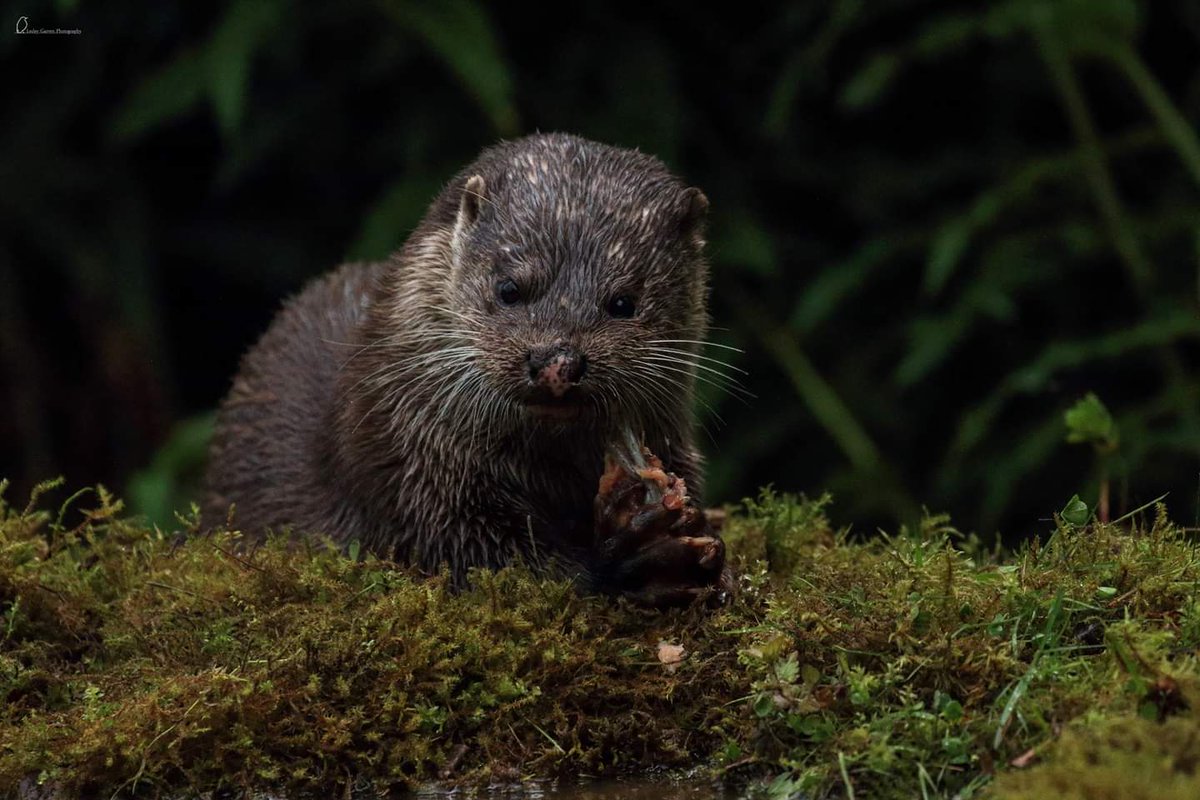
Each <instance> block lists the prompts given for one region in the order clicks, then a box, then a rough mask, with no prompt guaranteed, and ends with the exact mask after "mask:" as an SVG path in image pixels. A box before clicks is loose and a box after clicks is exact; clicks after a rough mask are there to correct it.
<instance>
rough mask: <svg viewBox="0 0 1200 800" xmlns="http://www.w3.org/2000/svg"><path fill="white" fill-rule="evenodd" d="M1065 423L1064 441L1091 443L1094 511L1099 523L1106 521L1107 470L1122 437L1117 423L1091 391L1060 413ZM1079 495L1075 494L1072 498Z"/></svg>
mask: <svg viewBox="0 0 1200 800" xmlns="http://www.w3.org/2000/svg"><path fill="white" fill-rule="evenodd" d="M1063 421H1064V422H1065V423H1066V425H1067V441H1068V442H1070V443H1072V444H1090V445H1091V446H1092V451H1093V452H1094V453H1095V464H1096V467H1095V468H1096V474H1097V478H1098V480H1099V483H1100V500H1099V502H1098V504H1097V509H1096V513H1097V516H1098V517H1099V519H1100V521H1101V522H1108V520H1109V496H1110V492H1109V473H1110V469H1111V463H1112V460H1113V459H1114V458H1116V456H1117V452H1118V448H1119V447H1120V445H1121V436H1120V434H1119V432H1118V431H1117V423H1116V421H1115V420H1113V417H1112V414H1110V413H1109V411H1108V408H1107V407H1105V405H1104V403H1102V402H1100V398H1099V397H1096V395H1095V394H1093V393H1092V392H1088V393H1087V395H1086V396H1085V397H1084V398H1083V399H1082V400H1080V401H1079V402H1077V403H1076V404H1075V405H1073V406H1071V407H1070V408H1068V409H1067V410H1066V412H1064V413H1063ZM1078 499H1079V497H1078V495H1076V497H1075V500H1078Z"/></svg>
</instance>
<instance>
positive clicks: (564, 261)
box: [451, 136, 708, 426]
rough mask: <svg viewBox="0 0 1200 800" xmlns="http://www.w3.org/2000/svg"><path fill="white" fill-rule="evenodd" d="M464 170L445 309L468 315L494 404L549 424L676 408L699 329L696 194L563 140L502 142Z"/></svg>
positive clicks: (629, 160)
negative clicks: (494, 395)
mask: <svg viewBox="0 0 1200 800" xmlns="http://www.w3.org/2000/svg"><path fill="white" fill-rule="evenodd" d="M476 169H477V170H478V171H477V172H474V174H470V177H468V178H467V179H465V180H463V181H462V182H461V183H459V184H458V186H460V187H461V190H460V192H461V199H460V202H459V205H458V211H457V216H456V219H455V222H454V233H453V236H452V239H451V251H452V259H453V262H454V271H455V279H454V280H453V281H452V282H451V285H452V286H453V287H454V292H455V293H456V297H455V298H454V300H455V302H453V303H452V304H451V305H453V306H454V307H455V308H457V309H463V310H464V311H467V310H469V311H468V312H467V314H466V316H467V317H469V320H470V324H469V326H468V327H469V328H470V329H471V330H472V333H473V336H474V337H475V338H476V342H475V343H474V344H475V346H476V347H477V348H478V350H479V352H481V353H483V354H484V355H483V356H482V357H481V358H480V359H478V361H477V364H478V366H479V368H480V369H482V370H483V372H484V373H485V374H486V380H487V381H488V383H490V385H491V386H492V388H493V389H494V390H495V392H496V393H497V394H498V395H499V396H501V397H503V398H505V401H506V405H507V406H509V407H510V408H512V409H514V410H515V411H516V413H519V414H521V415H523V416H524V417H525V418H527V419H531V420H536V421H539V422H545V423H553V424H554V425H558V426H567V425H571V426H577V425H580V424H596V425H609V424H611V423H613V422H630V423H634V424H641V425H642V426H647V425H649V424H652V422H653V420H654V419H655V418H666V417H670V416H673V415H680V414H684V413H686V411H687V410H688V409H687V406H688V403H689V402H690V399H691V395H692V385H693V382H694V379H695V365H696V364H697V363H698V362H697V360H696V359H697V357H698V356H697V351H698V349H699V346H700V339H701V338H702V336H703V333H704V328H705V324H706V312H705V296H706V292H707V289H706V280H707V268H706V266H705V263H704V259H703V255H702V248H703V244H704V242H703V238H702V235H703V231H702V228H703V223H704V217H705V213H706V211H707V207H708V201H707V199H706V198H705V197H704V194H703V193H702V192H700V190H698V189H694V188H688V187H686V186H684V185H683V184H682V183H681V182H679V181H678V180H677V179H676V178H674V177H673V176H672V175H671V174H670V173H669V172H668V171H667V170H666V168H665V167H664V166H663V165H662V164H661V162H659V161H658V160H657V159H654V158H651V157H649V156H645V155H643V154H640V153H636V152H633V151H628V150H622V149H618V148H613V147H607V146H603V145H597V144H593V143H590V142H586V141H583V140H579V139H575V138H573V137H558V136H551V137H531V138H530V139H524V140H521V141H519V142H516V143H513V144H511V145H508V146H502V147H501V148H498V149H497V150H496V151H494V152H492V157H491V158H490V159H489V158H488V157H487V155H486V154H485V157H484V158H481V159H480V162H478V163H477V164H476ZM464 321H465V320H464Z"/></svg>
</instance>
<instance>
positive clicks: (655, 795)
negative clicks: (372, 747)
mask: <svg viewBox="0 0 1200 800" xmlns="http://www.w3.org/2000/svg"><path fill="white" fill-rule="evenodd" d="M415 796H416V797H418V798H422V800H443V798H479V800H626V798H628V800H685V798H687V799H690V798H695V799H696V800H741V799H742V798H755V797H764V796H765V793H764V792H763V791H762V790H761V789H758V790H757V791H754V790H747V789H741V790H737V789H732V788H729V787H726V786H723V785H721V784H719V783H712V782H706V781H687V780H685V781H662V780H657V781H655V780H607V781H595V782H587V783H562V782H559V783H524V784H519V785H508V786H492V787H489V788H484V789H456V790H449V789H440V788H437V787H427V788H424V789H421V790H419V791H417V792H416V795H415Z"/></svg>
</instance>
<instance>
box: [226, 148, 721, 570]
mask: <svg viewBox="0 0 1200 800" xmlns="http://www.w3.org/2000/svg"><path fill="white" fill-rule="evenodd" d="M473 176H479V177H480V178H482V181H478V180H472V178H473ZM479 189H481V190H480V191H476V190H479ZM706 206H707V203H706V201H705V200H704V197H703V195H702V194H700V193H699V191H698V190H695V189H688V188H687V187H686V186H685V185H684V184H683V183H682V182H680V181H679V180H678V179H677V178H675V177H674V176H673V175H671V174H670V173H669V172H668V170H667V169H666V168H665V167H664V166H663V164H662V163H661V162H660V161H658V160H657V159H655V158H653V157H651V156H647V155H644V154H641V153H638V152H636V151H631V150H625V149H620V148H615V147H609V146H606V145H601V144H597V143H594V142H590V141H587V140H584V139H580V138H577V137H574V136H568V135H562V134H549V135H535V136H530V137H527V138H524V139H520V140H516V141H512V142H505V143H501V144H499V145H496V146H494V147H491V148H489V149H487V150H485V151H484V152H483V153H482V154H481V155H480V157H479V158H478V160H477V161H476V162H475V163H473V164H472V165H470V166H469V167H468V168H466V169H465V170H463V171H462V172H461V173H460V174H459V175H458V176H456V177H455V178H454V179H453V180H452V181H451V182H450V183H449V184H448V185H447V186H446V187H445V188H444V189H443V191H442V192H441V193H440V194H439V196H438V197H437V198H436V199H435V200H434V202H433V203H432V205H431V206H430V208H429V211H428V212H427V214H426V216H425V218H424V220H423V221H422V223H421V224H420V226H419V227H418V228H417V229H416V231H415V232H414V233H413V234H412V235H411V236H410V237H409V239H408V241H407V243H406V244H405V245H404V247H403V248H402V249H401V250H400V251H399V252H398V253H396V254H395V255H394V256H392V257H391V258H390V259H389V260H387V261H385V262H381V263H376V264H346V265H343V266H342V267H340V268H339V269H338V270H336V271H335V272H333V273H331V274H329V275H327V276H325V277H322V278H320V279H318V280H316V281H315V282H314V283H312V284H310V285H309V286H308V287H307V288H306V289H304V291H303V292H301V294H300V295H298V296H297V297H295V298H293V299H292V300H291V301H290V302H289V303H287V304H286V306H285V307H284V309H283V310H282V311H281V312H280V314H279V315H278V316H277V317H276V319H275V321H274V322H273V323H272V325H271V327H270V329H269V330H268V331H267V332H266V334H265V335H264V336H263V337H262V339H261V340H260V341H259V342H258V344H257V345H255V347H254V348H253V349H252V350H251V351H250V352H249V353H248V354H247V355H246V356H245V358H244V359H243V361H242V364H241V368H240V370H239V372H238V375H237V377H236V378H235V380H234V383H233V387H232V389H231V391H230V393H229V395H228V397H227V398H226V400H225V402H224V404H223V405H222V408H221V411H220V415H219V418H218V423H217V432H216V436H215V439H214V442H213V445H212V449H211V459H210V469H209V473H208V476H207V480H208V487H209V495H208V497H207V500H206V504H205V512H206V515H207V516H206V518H207V519H208V520H210V521H221V520H224V519H225V516H226V513H227V511H228V508H229V506H230V504H232V503H236V505H237V513H236V516H235V522H236V524H237V525H238V526H239V527H241V528H243V529H244V530H251V531H261V530H265V529H282V528H285V527H292V528H293V529H295V530H300V531H317V532H323V533H327V534H330V535H332V536H333V537H334V538H336V539H337V540H339V541H342V542H350V541H354V540H357V541H359V542H361V543H362V545H363V546H364V547H366V548H368V549H370V550H372V551H375V552H378V553H380V554H383V555H391V556H394V557H396V558H398V559H400V560H403V561H407V562H410V563H413V564H416V565H418V566H419V567H421V568H422V569H425V570H429V571H434V570H436V569H438V568H439V567H441V566H442V565H448V566H449V568H450V570H451V572H452V574H453V575H454V576H455V578H456V579H458V580H461V579H462V578H463V577H464V575H465V573H466V570H467V569H468V568H470V567H473V566H483V567H498V566H501V565H503V564H505V563H508V562H509V561H511V560H512V559H513V558H514V556H517V555H518V554H519V555H521V556H522V557H524V558H526V559H529V560H533V561H541V562H548V561H552V562H554V563H556V564H558V565H560V567H563V568H565V569H567V570H569V571H571V572H576V573H579V574H583V575H586V574H590V573H591V572H592V570H593V568H594V566H595V565H594V564H593V563H592V554H593V532H592V502H593V497H594V495H595V493H596V487H597V482H598V479H599V476H600V473H601V470H602V468H603V461H604V451H605V447H606V445H607V443H608V442H609V441H611V440H613V438H614V437H615V436H617V435H618V434H619V431H620V429H621V428H622V426H624V425H627V424H628V425H631V426H633V427H634V429H635V430H636V431H640V432H643V433H644V435H645V437H646V442H647V444H648V445H649V447H650V448H651V449H652V450H653V451H654V452H655V453H657V454H659V455H660V456H661V457H662V459H663V461H664V463H665V465H666V467H667V468H668V469H670V470H672V471H674V472H676V473H678V474H679V475H680V476H681V477H683V478H684V479H685V480H686V481H687V482H688V485H689V487H690V488H691V491H692V494H693V496H697V495H698V494H699V492H700V488H701V487H700V485H699V480H700V475H699V466H700V457H699V455H698V453H697V452H696V450H695V448H694V447H693V431H692V426H693V422H692V412H691V409H692V392H693V383H694V380H695V377H694V368H693V367H692V366H690V364H689V359H680V360H679V362H678V363H677V364H675V365H672V364H671V363H670V360H669V359H670V357H669V356H665V355H663V354H662V353H658V354H657V355H655V353H654V348H655V347H669V348H676V349H679V350H685V351H687V352H688V353H691V354H695V353H697V352H698V350H697V348H698V345H696V344H687V343H675V344H666V345H653V344H650V342H651V341H652V340H697V341H698V340H701V339H702V338H703V335H704V331H705V326H706V311H705V301H706V293H707V290H706V285H707V267H706V265H705V262H704V259H703V256H702V247H703V241H702V238H701V237H702V227H703V216H704V211H705V209H706ZM503 278H512V279H514V280H516V281H517V282H518V283H519V284H520V285H521V287H522V290H523V291H524V292H525V295H526V301H525V302H524V303H522V304H519V305H517V306H514V307H505V306H503V305H502V304H500V303H499V302H498V301H497V298H496V290H495V287H496V283H497V281H498V280H500V279H503ZM619 293H628V294H630V295H632V296H633V297H635V298H636V301H637V314H636V316H635V317H634V318H632V319H617V318H612V317H611V316H610V315H609V313H608V311H607V310H606V309H607V303H608V301H609V300H610V299H611V298H612V297H613V296H614V295H616V294H619ZM559 341H566V342H570V343H572V344H573V345H574V346H576V347H578V348H579V350H580V351H581V352H583V353H584V354H585V356H586V359H587V365H588V366H587V372H586V375H585V376H584V378H583V380H582V381H581V383H580V386H579V387H578V389H579V390H580V391H581V392H583V393H584V394H585V398H584V401H583V406H584V412H583V413H582V415H581V417H580V418H579V419H576V420H573V421H570V422H561V421H554V420H549V419H543V418H537V417H533V416H531V415H530V414H529V413H528V411H527V410H526V409H525V407H524V406H523V404H522V398H524V397H525V396H526V395H525V394H524V393H526V392H528V390H529V385H528V381H529V378H528V369H527V357H528V353H529V351H530V349H531V348H534V347H538V346H544V345H547V344H552V343H554V342H559ZM691 360H694V359H691Z"/></svg>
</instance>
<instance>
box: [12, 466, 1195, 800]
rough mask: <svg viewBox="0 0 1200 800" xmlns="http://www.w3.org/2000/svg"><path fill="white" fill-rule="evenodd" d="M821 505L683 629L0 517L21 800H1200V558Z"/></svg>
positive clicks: (801, 509) (101, 496)
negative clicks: (670, 775)
mask: <svg viewBox="0 0 1200 800" xmlns="http://www.w3.org/2000/svg"><path fill="white" fill-rule="evenodd" d="M825 502H827V499H825V498H822V499H821V500H819V501H815V502H813V501H807V500H804V499H800V498H793V497H788V496H777V495H774V494H771V493H769V492H768V493H764V494H763V495H762V496H760V497H759V498H758V499H757V500H755V501H753V502H749V503H747V504H746V507H745V508H744V509H742V510H741V512H740V513H737V514H734V515H733V516H732V517H731V519H730V522H729V526H728V529H727V531H726V536H727V540H728V542H729V548H730V552H731V553H733V554H734V557H735V560H736V561H737V566H738V569H739V571H740V575H741V578H740V581H741V592H740V594H739V596H738V598H737V600H736V601H735V602H734V603H733V604H732V605H731V606H729V607H728V608H725V609H721V610H719V611H715V612H710V611H704V610H702V609H689V610H682V611H672V612H668V613H655V612H649V611H645V610H641V609H637V608H634V607H631V606H628V605H626V604H625V603H623V602H614V601H610V600H607V599H603V598H593V597H581V596H579V595H578V594H577V593H576V592H575V591H574V590H573V589H572V588H571V587H570V586H569V585H567V584H565V583H561V582H555V581H546V580H539V579H537V578H535V577H533V576H531V575H530V574H529V573H528V572H527V571H526V570H524V569H522V568H514V569H509V570H505V571H503V572H500V573H497V574H491V573H486V572H481V573H478V574H476V575H475V576H474V581H473V585H472V588H471V589H470V590H469V591H466V592H463V593H459V594H454V593H451V592H449V591H447V589H446V587H445V584H444V582H443V581H442V580H439V579H431V580H424V579H420V578H418V577H416V576H414V575H412V574H410V573H409V572H407V571H405V570H403V569H398V568H396V567H395V566H394V565H391V564H385V563H381V562H378V561H375V560H372V559H367V560H365V561H355V560H352V559H349V558H346V557H345V556H343V555H341V554H339V553H338V552H336V551H335V550H334V549H333V548H331V547H328V546H324V545H321V544H316V543H309V544H304V545H296V544H289V543H288V542H287V541H284V540H282V539H279V540H273V541H270V542H268V543H266V544H264V545H261V546H258V547H254V548H245V547H242V546H241V545H242V543H241V542H240V541H239V537H238V535H237V534H236V533H234V532H228V531H221V532H218V533H215V534H212V535H198V534H194V532H193V533H190V534H188V535H175V534H164V533H161V532H159V531H157V530H155V529H149V528H147V527H146V526H145V525H143V524H140V523H139V522H138V521H136V520H130V519H126V518H124V517H123V516H122V515H121V509H120V504H119V503H118V502H117V501H116V500H114V499H113V498H112V497H111V496H109V495H108V494H107V493H106V492H104V491H103V490H102V489H101V490H98V491H97V492H96V493H95V494H93V495H85V496H84V497H82V498H76V499H75V500H74V503H75V504H76V505H78V504H85V505H94V508H92V509H90V510H87V511H85V512H83V513H82V514H81V513H80V512H78V511H75V510H71V509H63V508H55V509H54V511H53V513H51V512H49V511H47V510H44V509H45V507H46V503H45V502H44V497H43V498H40V499H35V501H34V502H33V503H31V504H30V506H29V508H27V509H24V510H21V511H18V510H17V509H15V508H12V507H9V506H6V505H5V506H0V699H2V700H3V703H2V705H0V787H13V786H15V785H17V783H18V782H19V781H21V780H23V779H29V778H34V779H37V780H40V781H42V782H43V783H47V784H50V785H53V786H57V787H59V788H61V789H62V790H63V791H64V792H65V793H66V794H68V795H92V794H100V793H104V796H109V795H111V794H113V792H114V791H117V790H121V792H122V794H123V795H139V794H149V795H152V794H155V793H158V792H164V791H166V790H169V789H183V788H191V789H195V790H204V789H211V788H213V787H216V786H218V785H227V786H246V787H274V788H282V789H284V790H286V791H289V792H292V793H300V792H303V791H304V790H306V789H311V790H317V791H326V792H327V791H328V790H329V789H330V788H331V787H336V786H339V785H342V784H344V783H345V782H347V781H350V780H354V781H358V782H369V783H374V784H375V785H377V786H379V787H385V786H387V787H391V786H407V785H414V784H419V783H422V782H427V781H431V780H447V781H453V782H465V783H473V782H479V781H492V780H505V781H508V780H516V779H521V778H537V777H578V776H584V775H590V776H603V775H615V774H623V773H628V772H646V771H651V770H660V769H663V768H666V769H681V770H682V769H688V768H692V767H695V766H701V767H703V768H705V769H709V770H713V771H716V772H719V773H720V774H722V775H725V776H726V777H727V778H728V779H730V780H760V779H761V780H767V781H770V782H771V783H770V786H771V787H772V793H773V794H775V795H776V796H785V795H786V794H787V793H788V792H791V791H795V790H801V789H803V790H806V791H808V792H810V793H811V794H812V795H813V796H821V795H823V794H827V793H834V794H836V793H842V792H845V789H846V784H847V783H849V784H850V785H851V786H853V788H854V790H855V792H856V793H857V794H858V796H872V797H887V796H897V797H911V796H914V795H919V794H921V793H922V792H924V793H925V794H927V795H928V796H931V797H935V796H944V797H949V796H952V795H954V794H955V793H958V792H961V793H963V796H968V795H970V794H972V793H974V792H976V791H981V792H984V793H986V792H988V791H995V792H997V793H998V794H1000V795H1001V796H1006V797H1007V796H1011V797H1024V796H1038V793H1039V792H1042V793H1046V792H1049V791H1051V788H1053V787H1055V786H1058V785H1060V784H1061V785H1063V786H1080V787H1085V786H1087V785H1089V784H1087V783H1086V781H1084V780H1083V779H1081V778H1078V777H1077V774H1078V773H1080V772H1081V771H1086V770H1087V769H1089V768H1091V767H1092V766H1093V765H1100V766H1101V767H1102V768H1103V770H1101V769H1100V768H1097V770H1096V771H1097V773H1098V774H1099V772H1101V771H1110V772H1112V774H1113V775H1114V776H1117V775H1119V776H1120V777H1121V778H1122V780H1127V781H1128V782H1129V785H1130V786H1137V785H1139V784H1144V785H1146V786H1157V785H1156V784H1155V781H1157V780H1159V777H1156V776H1160V777H1161V780H1163V781H1166V782H1167V783H1165V784H1163V785H1169V786H1176V785H1178V786H1179V792H1181V793H1183V792H1189V793H1190V794H1189V796H1192V795H1193V794H1194V791H1193V788H1192V787H1193V784H1192V783H1191V782H1192V781H1194V780H1195V778H1194V777H1193V772H1194V764H1195V763H1196V758H1195V755H1194V753H1193V750H1194V749H1195V747H1196V746H1197V745H1196V744H1195V743H1194V742H1195V740H1196V739H1197V738H1198V737H1196V736H1195V728H1196V725H1197V723H1196V721H1195V720H1194V718H1193V716H1192V714H1191V712H1190V710H1189V707H1190V706H1191V705H1193V702H1192V700H1193V697H1194V695H1195V694H1196V687H1197V686H1198V685H1200V683H1198V681H1200V668H1198V667H1197V664H1196V661H1195V658H1194V653H1195V648H1196V646H1197V644H1198V640H1200V608H1198V606H1197V602H1196V597H1195V586H1196V585H1197V581H1198V580H1200V560H1198V559H1197V558H1196V552H1195V548H1194V546H1193V545H1192V543H1191V542H1190V541H1189V540H1188V539H1187V538H1186V537H1185V536H1184V535H1183V534H1182V533H1181V532H1180V531H1178V530H1177V529H1176V528H1175V527H1174V526H1172V525H1171V524H1170V523H1169V522H1168V521H1167V519H1166V516H1165V513H1164V512H1162V511H1161V509H1160V510H1159V513H1158V515H1157V517H1156V518H1155V520H1154V521H1153V523H1152V524H1147V525H1139V526H1134V527H1132V528H1130V527H1127V526H1123V525H1110V526H1097V525H1091V526H1085V527H1074V526H1070V525H1064V526H1062V527H1060V528H1059V529H1058V530H1056V531H1055V532H1054V533H1053V534H1052V535H1051V536H1050V537H1049V539H1047V540H1046V541H1045V542H1042V543H1039V542H1034V543H1031V544H1030V545H1029V546H1028V547H1026V548H1025V549H1023V550H1022V551H1020V552H1019V553H1016V554H1013V555H1011V556H1010V557H1006V558H1003V559H999V558H996V557H995V556H994V555H992V554H989V553H986V552H984V551H982V550H981V549H980V548H979V547H978V545H977V543H975V542H973V541H972V540H970V539H969V538H966V537H962V536H961V535H959V534H958V533H957V532H956V531H954V530H953V529H952V528H951V527H949V525H948V523H947V522H946V520H944V519H942V518H931V519H929V520H927V521H926V522H925V523H924V524H923V525H922V526H920V527H919V528H918V529H913V530H903V531H901V532H900V533H899V534H897V535H895V536H893V537H891V538H879V539H874V540H871V541H867V542H854V541H850V540H848V538H847V537H846V535H845V534H842V533H838V532H836V531H833V530H832V529H831V528H830V526H829V524H828V522H827V520H826V519H825V517H824V515H823V514H822V512H821V508H822V506H823V504H824V503H825ZM66 519H70V520H72V522H71V523H69V524H68V523H64V520H66ZM76 523H77V524H76ZM181 524H183V525H184V527H185V528H186V527H191V528H195V527H197V526H196V525H195V523H194V521H193V520H184V521H183V522H182V523H181ZM660 642H668V643H671V644H677V645H682V646H683V647H684V648H685V650H686V655H685V657H684V659H683V661H682V662H681V663H679V664H678V665H674V664H670V665H669V664H664V663H662V662H661V661H660V660H659V657H658V653H659V643H660ZM1151 718H1153V719H1151ZM1160 718H1161V719H1162V720H1163V721H1159V720H1160ZM1064 729H1065V730H1066V734H1065V735H1063V736H1062V737H1061V738H1060V737H1059V732H1060V731H1062V730H1064ZM1160 739H1162V740H1164V741H1166V744H1155V743H1156V742H1158V741H1159V740H1160ZM1031 751H1032V752H1031ZM1014 760H1016V763H1018V764H1033V766H1029V767H1025V768H1018V767H1013V766H1010V763H1011V762H1013V761H1014ZM997 772H998V773H1001V775H1002V777H1001V779H1000V780H999V781H997V782H995V783H994V784H992V785H991V786H988V784H989V781H990V780H991V776H992V775H993V774H994V773H997ZM1097 780H1099V779H1097ZM1113 780H1116V778H1115V777H1114V778H1113ZM1047 787H1050V788H1047ZM2 791H3V790H2V789H0V792H2ZM1080 791H1081V792H1082V791H1083V789H1080ZM1156 791H1157V789H1156ZM10 794H11V791H10ZM1114 796H1115V795H1114ZM1155 796H1169V795H1165V794H1156V795H1155ZM1181 796H1182V794H1181Z"/></svg>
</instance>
